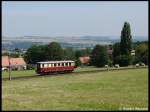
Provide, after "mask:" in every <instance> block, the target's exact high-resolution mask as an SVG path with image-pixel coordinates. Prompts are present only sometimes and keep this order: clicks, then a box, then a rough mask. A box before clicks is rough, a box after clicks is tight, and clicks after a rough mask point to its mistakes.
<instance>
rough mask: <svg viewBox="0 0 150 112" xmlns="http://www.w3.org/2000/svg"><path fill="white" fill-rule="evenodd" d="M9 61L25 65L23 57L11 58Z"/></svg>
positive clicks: (13, 63) (12, 63)
mask: <svg viewBox="0 0 150 112" xmlns="http://www.w3.org/2000/svg"><path fill="white" fill-rule="evenodd" d="M10 63H11V65H26V63H25V61H24V59H23V58H11V59H10Z"/></svg>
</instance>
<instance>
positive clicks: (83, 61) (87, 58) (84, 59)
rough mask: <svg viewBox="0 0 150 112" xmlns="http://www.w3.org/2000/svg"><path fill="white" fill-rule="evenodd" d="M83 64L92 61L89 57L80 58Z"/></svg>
mask: <svg viewBox="0 0 150 112" xmlns="http://www.w3.org/2000/svg"><path fill="white" fill-rule="evenodd" d="M79 59H80V61H81V63H88V62H89V60H90V57H89V56H84V57H79Z"/></svg>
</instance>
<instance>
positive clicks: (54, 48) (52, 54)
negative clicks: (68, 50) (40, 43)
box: [47, 42, 63, 61]
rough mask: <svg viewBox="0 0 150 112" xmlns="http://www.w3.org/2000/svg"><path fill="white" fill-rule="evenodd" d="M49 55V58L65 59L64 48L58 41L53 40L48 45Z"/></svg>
mask: <svg viewBox="0 0 150 112" xmlns="http://www.w3.org/2000/svg"><path fill="white" fill-rule="evenodd" d="M48 48H49V49H48V51H47V52H48V55H49V60H53V61H54V60H62V59H63V50H62V48H61V46H60V44H59V43H57V42H51V43H50V44H49V45H48Z"/></svg>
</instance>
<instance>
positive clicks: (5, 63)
mask: <svg viewBox="0 0 150 112" xmlns="http://www.w3.org/2000/svg"><path fill="white" fill-rule="evenodd" d="M2 66H9V61H8V56H2Z"/></svg>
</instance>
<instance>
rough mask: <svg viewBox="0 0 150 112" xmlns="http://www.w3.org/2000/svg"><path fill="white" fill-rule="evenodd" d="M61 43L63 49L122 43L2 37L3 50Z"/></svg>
mask: <svg viewBox="0 0 150 112" xmlns="http://www.w3.org/2000/svg"><path fill="white" fill-rule="evenodd" d="M132 38H133V42H136V41H148V37H145V36H134V37H132ZM53 41H55V42H59V43H60V44H61V46H62V47H63V48H66V47H73V48H87V47H88V48H93V47H94V46H95V45H96V44H114V43H116V42H119V41H120V37H119V36H118V37H117V36H80V37H46V36H45V37H44V36H43V37H41V36H23V37H4V36H3V37H2V48H8V49H14V48H23V49H27V48H29V47H31V46H32V45H34V44H36V45H41V44H48V43H50V42H53Z"/></svg>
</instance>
